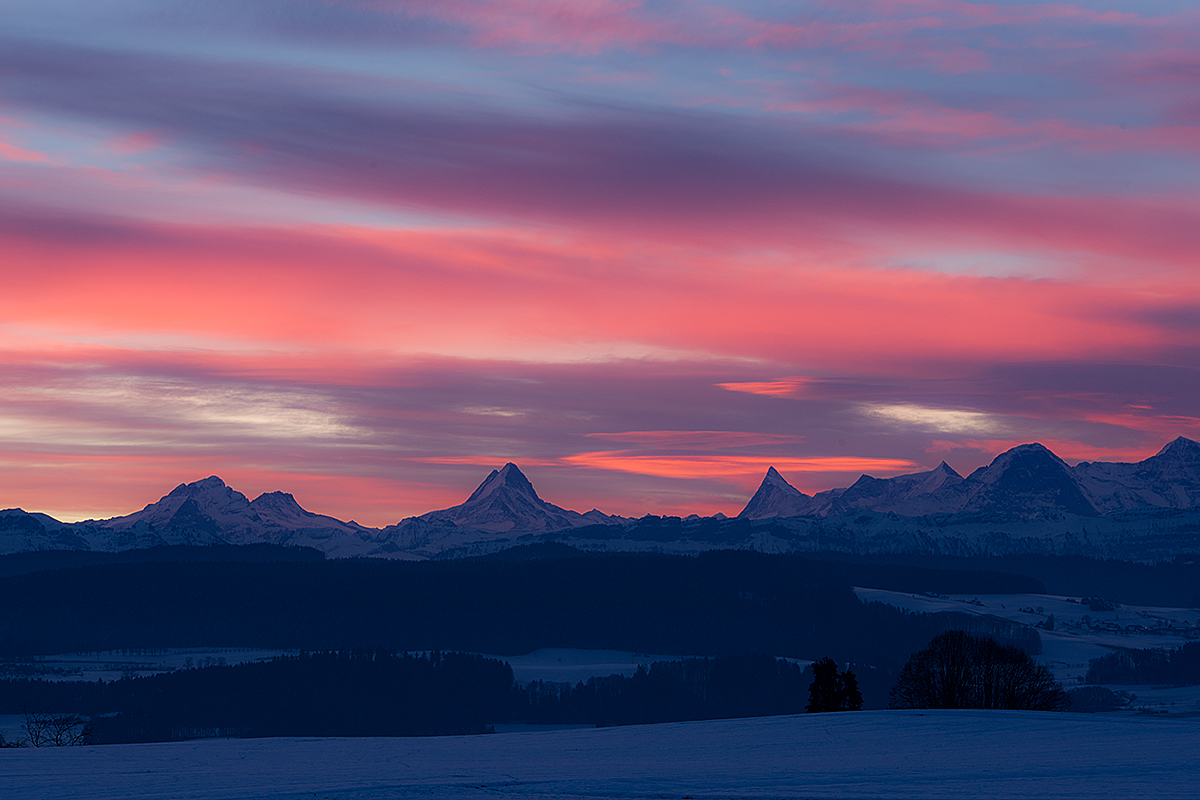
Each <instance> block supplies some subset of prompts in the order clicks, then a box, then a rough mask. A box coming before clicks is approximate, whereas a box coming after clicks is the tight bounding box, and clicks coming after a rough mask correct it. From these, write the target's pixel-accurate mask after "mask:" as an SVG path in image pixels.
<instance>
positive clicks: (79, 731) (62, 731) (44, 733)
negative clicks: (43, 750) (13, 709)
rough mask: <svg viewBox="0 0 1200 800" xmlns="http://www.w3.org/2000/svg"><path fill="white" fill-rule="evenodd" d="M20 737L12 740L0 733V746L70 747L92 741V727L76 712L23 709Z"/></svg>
mask: <svg viewBox="0 0 1200 800" xmlns="http://www.w3.org/2000/svg"><path fill="white" fill-rule="evenodd" d="M21 734H22V735H21V737H20V738H19V739H17V740H16V741H14V742H10V741H8V740H6V739H5V738H4V736H3V734H0V747H25V746H27V745H28V746H30V747H71V746H77V745H84V744H91V743H92V738H93V737H92V727H91V725H89V724H88V721H87V720H86V719H84V718H83V717H81V716H79V715H78V714H51V713H46V712H40V711H30V710H28V709H26V710H25V724H24V725H22V726H21Z"/></svg>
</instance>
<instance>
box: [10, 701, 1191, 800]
mask: <svg viewBox="0 0 1200 800" xmlns="http://www.w3.org/2000/svg"><path fill="white" fill-rule="evenodd" d="M1197 742H1200V720H1194V719H1162V718H1154V717H1114V716H1108V715H1103V716H1094V715H1082V714H1053V713H1040V712H1019V711H1016V712H1014V711H926V712H913V711H877V712H859V713H852V714H812V715H799V716H793V717H772V718H762V719H747V720H724V721H716V722H691V723H676V724H669V725H642V726H631V727H625V728H602V729H588V730H570V731H555V732H542V733H509V734H496V735H491V736H474V737H441V738H414V739H401V738H397V739H248V740H246V739H243V740H236V739H222V740H205V741H192V742H180V743H174V744H142V745H110V746H107V747H86V748H62V749H40V750H34V749H18V750H3V751H0V787H3V788H2V791H0V794H2V795H3V797H4V798H5V799H6V800H35V799H36V800H59V799H61V800H66V798H71V800H75V799H76V798H81V797H82V798H95V799H96V800H104V799H106V798H112V800H117V799H118V798H120V799H121V800H150V799H151V798H163V799H164V800H165V799H166V798H172V799H178V800H187V799H189V798H195V799H196V800H200V799H201V798H203V799H204V800H222V799H226V800H232V799H233V798H241V799H245V800H250V799H252V798H261V799H264V800H265V799H266V798H279V799H280V800H283V799H284V798H289V799H290V798H300V797H310V798H311V797H316V798H339V799H340V800H366V799H367V798H371V799H372V800H382V798H395V797H429V798H482V797H530V798H542V799H543V800H551V799H552V798H633V797H666V798H685V797H692V798H717V797H721V798H736V797H747V798H749V797H754V798H778V797H795V798H834V797H836V798H876V797H878V798H884V797H886V798H1035V797H1036V798H1115V797H1121V798H1140V797H1147V798H1149V797H1153V798H1158V799H1159V800H1161V799H1162V798H1173V797H1196V795H1197V784H1196V775H1197V774H1198V771H1200V748H1197V746H1196V745H1197Z"/></svg>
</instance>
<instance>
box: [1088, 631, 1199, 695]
mask: <svg viewBox="0 0 1200 800" xmlns="http://www.w3.org/2000/svg"><path fill="white" fill-rule="evenodd" d="M1086 680H1087V682H1088V683H1092V684H1095V683H1118V684H1122V683H1123V684H1130V683H1169V684H1175V685H1179V686H1195V685H1198V684H1200V642H1188V643H1187V644H1185V645H1183V646H1182V647H1178V648H1176V649H1174V650H1120V651H1117V652H1115V653H1109V654H1107V655H1104V656H1101V657H1100V658H1094V659H1092V660H1091V662H1089V665H1088V671H1087V678H1086Z"/></svg>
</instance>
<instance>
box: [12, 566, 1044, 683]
mask: <svg viewBox="0 0 1200 800" xmlns="http://www.w3.org/2000/svg"><path fill="white" fill-rule="evenodd" d="M893 577H895V578H896V580H901V579H902V580H903V581H904V582H903V583H902V584H900V583H898V584H895V586H901V585H902V586H903V587H904V588H905V589H906V590H927V591H942V592H944V591H949V590H950V589H949V587H950V586H951V585H953V586H957V587H962V586H966V585H969V583H968V584H964V583H962V581H964V580H968V577H969V576H966V575H965V573H963V574H955V573H946V572H939V571H936V570H908V571H905V570H904V569H902V568H897V569H896V571H895V574H894V576H893ZM986 580H988V581H992V582H994V583H997V584H999V583H1002V582H1003V579H1002V578H999V577H997V576H987V577H986ZM851 582H860V583H865V582H866V581H859V580H858V576H857V575H856V573H855V571H854V567H853V565H847V566H843V567H837V568H834V567H832V566H831V565H830V564H829V563H825V562H818V561H812V560H809V559H805V558H800V557H797V556H788V555H784V556H779V555H765V554H761V553H752V552H745V551H724V552H712V553H706V554H703V555H700V556H698V557H685V556H660V555H645V554H642V555H604V556H586V557H574V558H549V559H547V558H541V559H531V560H523V561H512V562H510V561H497V560H477V559H468V560H461V561H447V562H417V563H414V562H389V561H379V560H345V561H323V562H266V563H248V562H231V561H213V562H201V561H190V562H188V561H176V562H172V563H135V564H104V565H95V566H88V567H79V568H74V569H60V570H53V571H45V572H38V573H31V574H26V575H18V576H11V577H8V578H4V579H0V607H3V608H4V609H5V614H4V615H3V617H0V655H5V656H24V655H33V654H45V653H63V652H77V651H93V650H108V649H116V648H161V647H188V646H196V645H200V644H203V645H206V646H220V647H239V646H247V647H268V648H279V649H308V650H349V649H353V648H359V647H369V648H380V647H383V648H388V649H391V650H397V651H402V650H414V651H416V650H420V651H429V650H442V651H451V650H462V651H468V652H484V653H499V654H509V655H512V654H519V653H527V652H531V651H533V650H537V649H539V648H544V647H569V648H582V649H613V650H628V651H634V652H657V653H677V654H680V655H705V656H715V655H733V654H742V653H749V652H762V653H772V654H774V655H779V656H793V657H798V658H816V657H820V656H823V655H830V656H832V657H833V658H835V659H836V660H838V661H852V662H856V663H864V664H875V665H879V666H881V667H887V666H889V665H891V666H898V665H899V664H902V663H903V662H904V660H905V659H906V658H907V657H908V655H909V654H910V653H912V652H914V651H915V650H917V649H919V648H921V647H923V646H924V645H925V643H926V642H928V641H929V640H930V639H931V638H932V637H933V636H934V635H936V634H937V633H940V632H941V631H942V630H946V629H947V628H951V627H962V628H966V629H968V630H972V631H974V632H978V633H991V634H994V635H997V636H999V637H1001V638H1004V639H1007V640H1010V641H1016V642H1017V643H1019V644H1021V645H1022V646H1024V647H1026V648H1027V649H1030V650H1034V651H1036V649H1037V647H1038V646H1039V644H1040V642H1039V641H1038V639H1037V635H1036V633H1034V632H1032V631H1030V630H1028V629H1026V628H1023V627H1020V626H1015V625H1012V624H1010V623H1006V622H1003V621H999V620H988V619H982V618H975V617H968V616H966V615H958V614H939V615H932V616H925V615H916V614H910V613H905V612H902V611H900V610H898V609H895V608H893V607H890V606H885V605H882V604H874V603H872V604H864V603H861V602H859V601H858V599H857V598H856V597H855V596H854V593H853V592H852V590H851V589H850V583H851ZM884 582H885V581H883V580H882V579H880V580H877V581H875V583H884ZM868 585H869V584H868ZM1025 585H1027V580H1026V579H1022V578H1019V577H1013V578H1011V585H1010V589H1011V590H1016V591H1020V589H1019V588H1018V587H1023V586H1025ZM882 588H890V587H889V586H884V587H882Z"/></svg>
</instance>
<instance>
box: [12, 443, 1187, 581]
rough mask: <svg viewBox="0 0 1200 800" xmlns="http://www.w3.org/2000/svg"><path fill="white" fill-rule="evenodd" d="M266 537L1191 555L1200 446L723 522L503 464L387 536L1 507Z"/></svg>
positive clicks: (1002, 467)
mask: <svg viewBox="0 0 1200 800" xmlns="http://www.w3.org/2000/svg"><path fill="white" fill-rule="evenodd" d="M260 542H266V543H272V544H280V545H289V546H307V547H313V548H316V549H318V550H320V551H322V552H323V553H325V554H326V555H327V556H329V557H352V556H383V557H389V558H409V559H422V558H431V557H453V556H462V555H473V554H482V553H487V552H494V551H496V550H501V549H505V548H507V547H511V546H514V545H519V544H536V543H541V542H558V543H562V544H568V545H571V546H575V547H579V548H581V549H588V550H657V551H663V552H696V551H699V550H704V549H711V548H729V547H737V548H746V549H758V550H769V551H789V550H819V549H832V550H845V551H851V552H855V551H857V552H881V551H914V552H937V553H953V554H981V555H986V554H1001V553H1007V552H1077V553H1084V554H1090V555H1104V556H1112V557H1128V558H1139V559H1153V558H1160V557H1170V556H1171V555H1173V554H1177V553H1178V552H1182V551H1185V550H1192V551H1195V550H1197V549H1200V444H1197V443H1196V442H1194V441H1192V440H1190V439H1186V438H1183V437H1180V438H1178V439H1175V440H1174V441H1172V442H1171V443H1169V444H1168V445H1166V446H1165V447H1164V448H1163V449H1162V450H1161V451H1159V452H1158V453H1157V454H1155V455H1154V456H1151V457H1150V458H1147V459H1145V460H1144V461H1140V462H1137V463H1113V462H1086V461H1085V462H1082V463H1079V464H1076V465H1075V466H1071V465H1069V464H1067V463H1066V462H1065V461H1063V460H1062V459H1061V458H1059V457H1058V456H1056V455H1055V454H1054V453H1052V452H1051V451H1050V450H1049V449H1047V448H1046V447H1044V446H1042V445H1040V444H1025V445H1020V446H1018V447H1014V448H1013V449H1011V450H1008V451H1006V452H1004V453H1001V454H1000V455H999V456H997V457H996V458H995V459H994V460H993V461H992V462H991V463H990V464H988V465H987V466H984V467H980V468H979V469H977V470H975V471H974V472H972V473H971V474H970V475H968V476H966V477H963V476H961V475H959V474H958V473H957V472H955V471H954V470H953V469H952V468H951V467H950V466H949V465H947V464H946V463H945V462H942V463H941V464H939V465H938V466H937V467H935V468H934V469H932V470H929V471H927V472H920V473H915V474H912V475H901V476H898V477H894V478H873V477H871V476H868V475H863V476H862V477H861V478H859V479H858V480H857V481H855V483H854V484H852V485H851V486H849V487H846V488H840V489H831V490H829V491H825V492H818V493H817V494H815V495H807V494H804V493H803V492H801V491H800V490H798V489H796V488H795V487H793V486H792V485H791V484H789V483H788V482H787V480H786V479H785V478H784V477H783V476H782V475H781V474H780V473H779V472H778V471H777V470H775V468H774V467H772V468H770V469H768V470H767V474H766V476H765V477H764V478H763V481H762V483H761V485H760V486H759V488H758V490H757V491H756V492H755V493H754V495H753V496H752V497H751V498H750V500H749V502H748V503H747V504H746V506H745V508H744V509H742V511H741V513H740V514H738V516H737V517H736V518H734V519H728V518H726V517H725V516H724V515H720V514H718V515H716V516H713V517H703V518H701V517H696V516H695V515H693V516H690V517H688V518H685V519H680V518H677V517H666V518H663V517H655V516H646V517H642V518H640V519H630V518H626V517H620V516H614V515H608V514H604V513H601V512H600V511H597V510H594V509H593V510H592V511H589V512H587V513H585V514H581V513H578V512H576V511H571V510H568V509H564V508H560V507H559V506H556V505H554V504H552V503H549V502H547V501H545V500H543V499H541V498H540V497H539V496H538V494H537V491H536V490H535V489H534V488H533V485H532V484H531V483H530V482H529V479H528V478H526V477H525V475H524V474H523V473H522V472H521V470H520V469H519V468H518V467H517V466H516V465H515V464H512V463H509V464H505V465H504V466H503V467H502V468H500V469H498V470H493V471H492V472H491V474H489V475H488V476H487V478H485V479H484V481H483V482H482V483H481V484H480V485H479V487H478V488H477V489H476V490H475V491H474V492H472V493H471V495H470V496H469V497H468V498H467V499H466V501H464V502H463V503H462V504H460V505H457V506H453V507H451V508H447V509H441V510H437V511H430V512H428V513H426V514H422V515H420V516H416V517H409V518H407V519H404V520H401V521H400V522H398V523H396V524H395V525H389V526H387V527H385V528H369V527H366V526H363V525H359V524H358V523H356V522H353V521H351V522H343V521H341V520H338V519H335V518H333V517H329V516H324V515H321V514H314V513H312V512H310V511H307V510H305V509H304V508H302V507H301V506H300V504H299V503H297V502H296V499H295V498H294V497H293V496H292V495H290V494H287V493H285V492H269V493H265V494H262V495H259V496H258V497H256V498H255V499H254V500H249V499H248V498H247V497H246V496H245V495H244V494H242V493H241V492H238V491H236V490H234V489H232V488H230V487H229V486H227V485H226V484H225V483H224V481H222V480H221V479H220V478H218V477H216V476H211V477H208V478H205V479H204V480H200V481H196V482H194V483H185V484H180V485H179V486H177V487H175V488H174V489H173V490H172V491H171V492H170V493H168V494H167V495H166V496H164V497H163V498H162V499H160V500H158V501H157V502H154V503H151V504H149V505H147V506H146V507H145V508H143V509H142V510H141V511H138V512H135V513H133V514H129V515H127V516H122V517H114V518H112V519H106V520H87V521H84V522H77V523H64V522H60V521H58V520H56V519H54V518H52V517H50V516H47V515H45V514H37V513H29V512H25V511H23V510H21V509H7V510H3V511H0V553H16V552H25V551H38V550H96V551H107V552H113V551H120V550H129V549H136V548H146V547H153V546H157V545H181V544H182V545H212V544H250V543H260Z"/></svg>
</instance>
